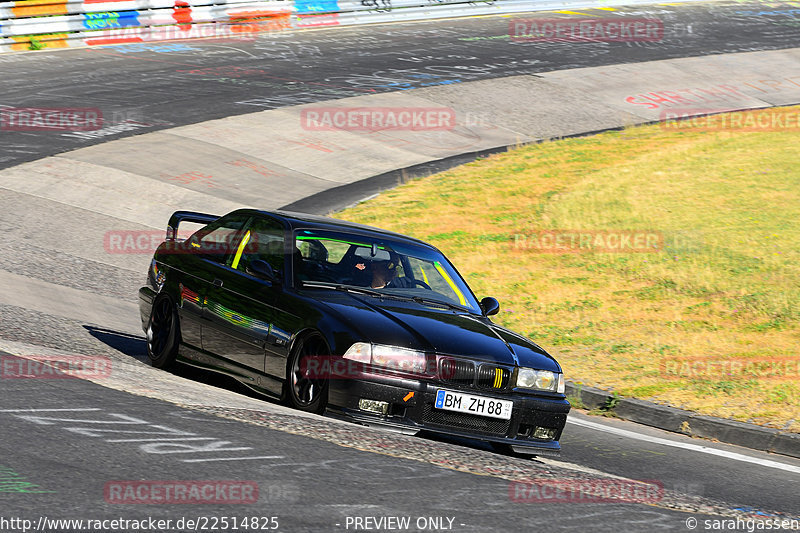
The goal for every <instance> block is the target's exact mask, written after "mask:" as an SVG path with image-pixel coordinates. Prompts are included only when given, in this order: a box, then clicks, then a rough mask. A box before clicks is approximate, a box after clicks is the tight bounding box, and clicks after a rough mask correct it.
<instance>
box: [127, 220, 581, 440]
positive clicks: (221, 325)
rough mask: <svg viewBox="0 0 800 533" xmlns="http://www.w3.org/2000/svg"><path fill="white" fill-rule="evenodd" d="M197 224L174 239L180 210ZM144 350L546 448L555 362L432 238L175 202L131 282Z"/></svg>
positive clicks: (379, 415) (322, 399)
mask: <svg viewBox="0 0 800 533" xmlns="http://www.w3.org/2000/svg"><path fill="white" fill-rule="evenodd" d="M184 221H187V222H193V223H201V224H206V225H205V226H204V227H203V228H201V229H200V230H198V231H197V232H195V233H194V234H193V235H191V236H190V237H188V238H187V239H185V240H181V239H179V238H178V226H179V225H180V223H181V222H184ZM139 308H140V313H141V320H142V327H143V328H144V330H145V333H146V335H147V349H148V355H149V357H150V359H151V361H152V364H153V365H154V366H156V367H159V368H164V369H166V368H169V367H170V366H172V365H173V364H175V362H176V361H178V360H180V361H182V362H184V363H188V364H191V365H195V366H199V367H202V368H206V369H211V370H215V371H218V372H222V373H225V374H228V375H230V376H232V377H234V378H236V379H237V380H239V381H241V382H242V383H244V384H245V385H247V386H249V387H251V388H252V389H254V390H256V391H258V392H260V393H263V394H266V395H270V396H273V397H279V398H281V399H282V400H283V401H284V402H286V403H288V404H289V405H290V406H292V407H294V408H296V409H300V410H303V411H308V412H313V413H322V412H324V411H325V410H326V409H329V410H331V411H332V412H336V413H338V414H339V415H341V416H345V417H347V418H349V419H351V420H354V421H356V422H359V423H364V424H369V425H380V426H390V427H393V428H395V429H399V430H402V431H405V432H415V431H421V430H424V431H429V432H434V433H440V434H447V435H454V436H461V437H468V438H473V439H479V440H483V441H488V442H490V443H492V444H493V445H495V446H496V447H500V448H505V449H506V450H507V449H512V450H513V451H515V452H519V453H533V454H539V453H548V452H549V453H558V451H559V450H560V445H559V439H560V437H561V432H562V430H563V428H564V424H565V423H566V419H567V413H568V412H569V409H570V405H569V402H567V400H566V398H565V395H564V377H563V374H562V372H561V367H560V366H559V364H558V363H557V362H556V360H555V359H554V358H553V357H552V356H550V355H549V354H548V353H547V352H546V351H545V350H543V349H542V348H541V347H539V346H538V345H536V344H535V343H533V342H531V341H530V340H528V339H526V338H525V337H522V336H520V335H518V334H516V333H514V332H512V331H509V330H507V329H504V328H502V327H500V326H498V325H496V324H494V323H493V322H492V321H491V320H490V319H489V316H490V315H493V314H495V313H497V312H498V310H499V308H500V305H499V303H498V302H497V300H495V299H494V298H489V297H487V298H483V299H482V300H480V301H478V300H477V299H476V297H475V296H474V295H473V293H472V291H471V290H470V288H469V287H468V286H467V284H466V282H465V281H464V280H463V279H462V277H461V276H460V275H459V273H458V271H456V269H455V267H453V265H452V264H451V263H450V262H449V261H448V260H447V258H446V257H445V256H444V255H443V254H442V253H441V252H440V251H439V250H437V249H436V248H434V247H433V246H431V245H429V244H426V243H424V242H422V241H419V240H416V239H412V238H410V237H406V236H403V235H399V234H396V233H392V232H388V231H384V230H380V229H377V228H372V227H368V226H363V225H359V224H353V223H349V222H344V221H341V220H335V219H332V218H323V217H315V216H311V215H305V214H298V213H288V212H268V211H259V210H251V209H241V210H237V211H234V212H232V213H229V214H227V215H225V216H222V217H218V216H214V215H206V214H202V213H193V212H186V211H178V212H176V213H174V214H173V215H172V217H171V218H170V220H169V223H168V227H167V236H166V241H165V242H164V243H162V244H161V245H160V246H159V248H158V249H157V250H156V252H155V255H154V257H153V260H152V262H151V265H150V270H149V273H148V277H147V285H146V286H144V287H142V288H141V289H140V290H139Z"/></svg>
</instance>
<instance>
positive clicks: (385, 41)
mask: <svg viewBox="0 0 800 533" xmlns="http://www.w3.org/2000/svg"><path fill="white" fill-rule="evenodd" d="M621 11H622V12H624V13H627V14H629V15H631V16H643V17H644V16H657V17H659V18H660V19H661V20H662V21H663V22H664V27H665V35H664V39H663V40H662V41H661V42H628V43H624V42H621V43H591V44H587V43H582V44H581V46H576V45H575V44H574V43H564V42H553V43H512V42H510V41H509V39H508V36H507V34H508V20H509V18H507V17H486V18H475V19H459V20H446V21H436V22H426V23H413V24H393V25H380V26H373V27H363V28H347V29H337V30H320V31H308V32H302V33H276V34H270V35H266V34H265V35H259V36H256V37H255V38H253V39H251V40H236V41H225V42H222V41H218V40H208V41H187V42H171V43H149V44H141V45H126V46H113V47H104V48H93V49H85V50H77V49H74V50H64V51H54V52H51V51H42V52H36V53H24V54H7V55H0V87H1V88H2V91H0V108H3V107H6V108H8V107H11V108H19V107H73V108H93V109H97V110H99V112H100V113H101V114H102V116H103V117H104V121H105V125H106V127H104V129H103V130H101V131H102V133H103V134H98V133H97V132H74V133H67V134H65V133H61V134H59V133H52V132H35V131H0V169H4V168H11V167H13V166H15V165H18V164H21V163H24V162H26V161H34V160H38V159H41V158H44V157H46V156H49V155H53V154H58V153H62V152H67V151H70V150H75V149H78V148H83V147H86V146H90V145H95V144H102V143H105V142H107V141H110V140H113V139H118V138H121V137H126V136H134V135H138V134H142V133H148V132H153V131H157V130H162V129H166V128H171V127H174V126H181V125H188V124H196V123H201V122H205V121H209V120H214V119H218V118H223V117H229V116H234V115H243V114H246V113H253V112H255V111H262V110H266V109H277V108H282V107H286V106H293V105H298V104H303V103H312V102H319V101H326V100H332V99H338V98H344V97H350V96H361V95H369V94H380V93H388V92H393V91H403V90H409V89H414V88H423V87H431V86H438V85H456V84H461V83H466V82H471V81H477V80H489V79H494V78H500V77H506V76H513V75H523V74H528V75H529V74H538V73H545V72H550V71H555V70H565V69H572V68H579V67H596V66H607V65H617V64H620V63H638V62H644V61H653V60H660V59H671V58H680V57H689V56H707V55H715V54H730V53H737V52H751V51H761V50H781V49H787V48H792V47H796V46H797V45H798V43H800V23H798V18H796V17H797V15H799V14H800V10H799V9H797V8H796V5H793V4H778V3H774V4H773V3H770V4H764V3H754V2H720V3H697V4H686V5H655V6H650V7H636V8H630V9H624V10H621ZM587 13H588V10H587ZM537 16H545V15H544V14H541V15H537ZM549 16H552V14H550V15H549ZM570 16H585V15H580V14H572V15H570ZM490 96H491V95H487V98H489V97H490ZM575 105H576V106H579V105H581V103H580V102H576V103H575ZM142 157H143V158H146V157H147V154H142ZM141 195H143V196H147V195H148V191H146V190H142V191H141ZM18 198H19V196H16V195H14V194H11V193H10V192H9V191H7V190H5V189H2V188H0V205H2V209H1V210H0V227H1V228H3V231H4V233H5V234H6V235H7V236H8V238H7V239H4V240H3V241H0V282H2V285H1V286H0V291H2V292H3V293H4V294H3V295H2V296H3V298H2V300H0V322H1V323H2V325H3V327H2V329H0V347H2V348H3V349H4V350H6V352H2V353H0V357H2V358H3V361H6V362H7V361H12V362H13V361H15V360H16V358H15V357H14V355H18V354H22V353H26V354H31V353H38V354H45V355H54V354H61V353H76V354H85V355H90V356H99V357H108V358H110V360H111V361H112V362H113V364H114V369H115V372H114V375H113V376H111V377H109V379H107V380H103V379H100V380H96V382H90V381H84V380H74V379H0V391H2V394H1V395H0V398H2V401H0V532H12V531H22V530H23V529H24V527H23V525H22V524H21V523H20V522H19V519H25V520H31V521H32V524H30V525H29V529H32V528H33V527H34V526H37V527H38V530H39V531H72V530H81V528H80V526H76V525H75V524H73V525H72V526H67V525H57V524H52V523H49V522H48V521H49V520H50V519H83V520H89V519H101V520H102V519H125V520H143V519H147V518H148V517H152V518H154V519H157V520H171V521H172V522H171V523H170V524H169V525H164V524H162V525H160V526H157V527H155V526H154V527H150V528H149V529H147V528H140V529H139V530H142V531H162V530H163V531H194V530H203V529H205V530H209V531H222V530H226V529H227V530H232V529H233V528H226V527H224V526H223V524H222V522H220V519H221V518H223V517H227V518H228V523H229V524H230V522H231V520H233V519H234V518H235V519H236V520H237V521H240V522H241V521H242V520H244V519H248V520H249V519H253V518H255V519H256V523H257V525H258V526H259V527H258V528H257V529H264V530H277V531H356V530H360V531H401V530H408V531H458V532H484V531H503V532H505V531H540V530H552V531H589V532H594V531H600V532H604V531H608V532H616V531H626V532H627V531H656V530H664V531H690V530H693V529H694V530H697V531H703V530H709V529H715V530H718V531H719V530H723V531H736V530H740V531H742V530H744V531H746V530H747V525H746V524H745V523H744V522H740V523H739V524H738V525H737V524H736V523H735V522H734V523H733V525H732V523H730V522H728V523H727V524H726V523H721V522H716V523H715V522H714V520H717V521H719V520H729V521H730V520H733V521H735V520H737V519H738V520H740V521H742V520H745V519H747V518H748V517H751V516H756V515H757V516H761V517H762V518H763V517H776V518H794V519H800V497H798V494H800V460H798V459H794V458H791V457H787V456H779V455H773V454H767V453H762V452H758V451H754V450H749V449H745V448H739V447H736V446H730V445H725V444H720V443H714V442H710V441H701V440H697V439H691V438H688V437H684V436H680V435H675V434H670V433H667V432H663V431H660V430H656V429H652V428H647V427H644V426H639V425H636V424H632V423H628V422H624V421H621V420H615V419H605V418H598V417H590V416H587V415H585V414H582V413H580V412H577V411H573V413H572V414H571V415H570V423H569V424H568V426H567V428H566V430H565V434H564V436H563V438H562V446H563V449H564V451H563V453H562V455H561V456H560V457H559V458H545V457H541V458H534V459H530V458H524V457H512V456H506V455H500V454H497V453H494V452H492V451H490V450H488V449H487V448H486V447H485V446H483V445H481V444H480V443H477V442H470V441H454V440H443V439H437V438H434V437H431V436H424V435H423V436H419V437H410V436H403V435H398V434H394V433H388V432H385V431H381V430H377V429H369V428H360V427H357V426H354V425H351V424H347V423H344V422H340V421H338V420H335V419H332V418H330V417H328V418H322V417H313V416H307V415H301V414H298V413H296V412H294V411H291V410H288V409H286V408H284V407H282V406H280V405H277V404H275V403H272V402H268V401H263V400H260V399H256V398H254V397H252V396H250V395H247V393H246V391H243V390H242V389H241V388H239V387H237V386H236V385H235V384H232V383H229V382H228V381H227V380H225V379H222V378H218V377H216V376H211V375H207V374H206V373H204V372H201V371H199V370H194V369H188V368H184V369H181V370H179V371H177V372H176V373H175V374H167V373H164V372H158V371H155V370H153V369H151V368H149V367H146V366H145V365H143V364H142V362H143V361H144V360H145V356H144V339H143V338H142V335H141V331H140V330H139V331H137V330H136V328H131V327H130V322H131V321H130V320H129V318H130V317H122V316H120V314H121V313H123V312H125V313H127V312H130V311H131V310H132V309H133V306H132V305H130V304H133V303H135V301H136V296H135V294H136V292H135V291H136V290H137V289H138V287H139V286H140V283H141V282H142V279H143V277H144V271H142V272H136V271H133V270H130V269H127V268H122V267H120V266H119V265H115V264H114V263H113V262H112V261H109V262H105V263H104V262H102V261H97V262H90V261H85V260H83V259H82V258H76V257H71V256H69V255H67V254H64V253H62V252H58V251H51V250H48V249H47V247H46V246H44V245H39V243H32V242H30V241H29V240H26V237H25V235H26V233H27V232H28V231H29V230H30V228H33V227H41V226H44V227H46V228H50V230H51V232H52V233H53V234H54V235H56V236H60V237H61V238H64V239H80V238H81V235H72V234H69V235H67V234H64V235H61V234H60V233H59V228H65V227H70V228H73V227H75V225H76V224H82V225H84V226H85V227H89V226H91V225H92V224H102V219H101V218H99V217H95V216H94V214H93V213H87V212H83V211H81V210H80V209H74V210H65V211H64V212H63V213H58V214H56V216H53V215H54V213H52V212H51V209H50V207H49V204H47V203H46V202H45V201H39V198H38V197H36V196H35V195H34V196H32V197H31V200H30V203H26V204H25V205H19V203H18V202H16V200H18ZM357 199H358V198H353V200H357ZM113 207H114V208H118V209H120V210H124V209H125V206H124V205H119V206H113ZM132 216H133V217H134V218H135V213H134V214H133V215H132ZM164 222H166V220H165V221H164ZM77 227H80V225H78V226H77ZM30 231H33V230H30ZM62 231H63V229H62ZM15 276H20V277H24V278H25V279H31V280H41V281H45V280H46V281H49V282H52V283H56V284H58V285H60V286H63V287H66V288H70V289H71V290H75V294H78V291H79V290H80V291H88V292H91V293H93V294H102V295H104V296H106V297H108V302H109V303H108V311H105V310H87V309H85V308H84V307H82V305H81V304H80V303H79V301H77V300H76V301H74V302H72V301H62V302H54V306H56V307H58V306H60V308H63V311H61V312H58V313H53V314H48V313H46V312H43V311H41V310H37V309H34V308H29V307H27V306H26V305H25V302H24V300H25V299H26V297H27V295H26V294H23V293H22V290H21V289H20V288H19V287H17V286H15V285H14V280H15V279H18V278H15ZM15 298H18V299H19V302H18V303H17V304H14V303H13V302H14V299H15ZM115 300H116V301H118V302H120V303H119V305H118V306H117V307H115V304H114V301H115ZM97 317H102V318H101V319H100V318H97ZM133 322H134V323H135V319H134V321H133ZM12 354H14V355H12ZM556 355H557V352H556ZM117 369H118V372H117ZM103 385H105V386H103ZM125 480H129V481H130V480H160V481H164V480H236V481H237V482H240V483H241V482H244V483H245V484H247V483H249V485H246V486H247V487H250V488H252V487H257V496H256V497H255V498H254V499H253V500H248V501H247V502H245V503H243V504H235V503H230V502H228V501H225V498H224V497H222V498H221V499H220V502H219V503H216V504H203V505H191V504H172V505H169V504H153V503H151V504H130V503H121V502H119V501H118V500H115V499H114V494H115V493H114V492H113V488H114V483H120V482H124V481H125ZM531 480H538V481H541V482H556V483H588V484H595V485H594V486H605V487H609V486H612V487H613V486H615V485H614V484H615V483H628V481H627V480H641V481H644V482H649V483H653V484H655V485H656V486H658V487H659V490H658V491H657V493H653V494H649V495H648V497H646V498H644V499H640V500H637V501H627V502H626V501H622V502H620V501H618V500H616V501H615V500H611V501H594V502H584V503H575V502H571V503H565V502H564V501H559V500H558V499H556V501H552V500H550V501H541V499H537V498H536V497H533V496H532V495H531V494H532V493H531V492H529V491H528V492H526V490H529V489H530V488H531V485H525V483H529V482H530V481H531ZM533 486H534V487H535V486H536V485H535V484H534V485H533ZM43 517H46V518H45V519H43V520H42V521H41V522H40V519H42V518H43ZM390 517H400V518H402V517H407V518H408V519H409V520H410V525H409V526H407V527H400V525H398V524H402V521H400V522H392V521H390V520H389V518H390ZM273 518H274V520H273ZM11 519H17V521H16V522H10V521H9V520H11ZM381 519H383V521H379V520H381ZM692 519H696V520H697V521H699V525H698V523H697V522H692V521H691V520H692ZM4 520H6V521H5V522H4ZM179 520H183V522H178V521H179ZM187 520H194V521H195V524H194V525H189V524H187V522H186V521H187ZM214 520H216V522H214ZM704 520H707V521H708V522H704ZM693 524H694V525H695V527H694V528H693V527H692V525H693ZM715 524H716V526H717V527H715ZM212 525H213V526H214V527H212ZM203 526H205V527H203ZM706 526H707V527H706ZM695 528H696V529H695ZM250 529H253V528H250ZM83 530H97V531H101V530H105V531H128V530H130V531H133V530H135V529H134V528H133V527H132V526H130V525H129V526H128V527H127V528H125V527H120V526H117V527H116V528H114V527H106V526H103V529H101V528H99V527H98V528H83ZM239 530H243V528H239ZM773 530H774V529H773Z"/></svg>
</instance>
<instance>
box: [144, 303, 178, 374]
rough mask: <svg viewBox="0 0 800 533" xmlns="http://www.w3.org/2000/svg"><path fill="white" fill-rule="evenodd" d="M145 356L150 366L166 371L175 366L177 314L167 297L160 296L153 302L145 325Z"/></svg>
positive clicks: (176, 354)
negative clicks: (148, 359)
mask: <svg viewBox="0 0 800 533" xmlns="http://www.w3.org/2000/svg"><path fill="white" fill-rule="evenodd" d="M146 333H147V356H148V357H149V358H150V362H151V364H152V365H153V366H154V367H156V368H160V369H162V370H168V369H169V368H171V367H172V366H174V364H175V359H176V358H177V356H178V345H179V344H180V340H179V339H180V331H179V326H178V312H177V311H176V309H175V305H174V304H173V303H172V300H171V299H170V298H169V296H166V295H161V296H159V297H157V298H156V300H155V301H154V302H153V308H152V310H151V311H150V320H149V321H148V323H147V330H146Z"/></svg>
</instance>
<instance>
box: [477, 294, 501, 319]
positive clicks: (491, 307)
mask: <svg viewBox="0 0 800 533" xmlns="http://www.w3.org/2000/svg"><path fill="white" fill-rule="evenodd" d="M499 310H500V302H498V301H497V300H496V299H495V298H492V297H491V296H487V297H486V298H484V299H483V300H481V311H483V316H491V315H496V314H497V312H498V311H499Z"/></svg>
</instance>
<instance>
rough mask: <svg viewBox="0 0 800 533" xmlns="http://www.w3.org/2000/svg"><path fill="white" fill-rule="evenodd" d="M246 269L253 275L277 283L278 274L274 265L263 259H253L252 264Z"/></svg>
mask: <svg viewBox="0 0 800 533" xmlns="http://www.w3.org/2000/svg"><path fill="white" fill-rule="evenodd" d="M245 271H246V272H247V273H248V274H250V275H251V276H255V277H257V278H260V279H263V280H265V281H269V282H271V283H276V282H277V281H278V275H277V274H276V273H275V270H273V269H272V265H270V264H269V263H267V262H266V261H264V260H263V259H256V260H255V261H251V262H250V264H249V265H247V268H246V269H245Z"/></svg>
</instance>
